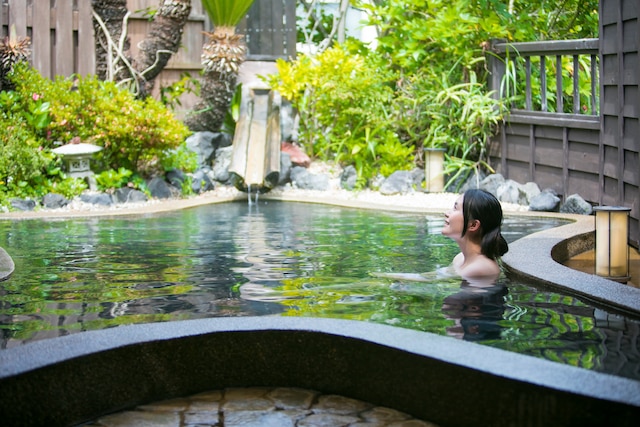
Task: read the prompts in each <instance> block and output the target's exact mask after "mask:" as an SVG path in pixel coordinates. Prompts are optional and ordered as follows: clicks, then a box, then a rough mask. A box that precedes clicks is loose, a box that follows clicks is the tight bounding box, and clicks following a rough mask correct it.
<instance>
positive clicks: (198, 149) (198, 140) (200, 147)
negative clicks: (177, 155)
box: [186, 131, 216, 167]
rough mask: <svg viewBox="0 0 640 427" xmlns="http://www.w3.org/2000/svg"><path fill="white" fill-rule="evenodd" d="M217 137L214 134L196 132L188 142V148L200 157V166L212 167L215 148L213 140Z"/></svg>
mask: <svg viewBox="0 0 640 427" xmlns="http://www.w3.org/2000/svg"><path fill="white" fill-rule="evenodd" d="M215 136H216V134H214V133H213V132H207V131H205V132H195V133H194V134H193V135H191V136H189V137H188V138H187V140H186V144H187V148H188V149H189V150H191V151H193V152H194V153H196V154H197V156H198V166H199V167H202V166H211V161H212V160H213V153H215V148H216V147H214V145H213V139H214V137H215Z"/></svg>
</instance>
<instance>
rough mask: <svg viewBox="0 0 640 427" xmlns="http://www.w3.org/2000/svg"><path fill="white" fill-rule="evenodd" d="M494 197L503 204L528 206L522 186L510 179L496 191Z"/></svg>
mask: <svg viewBox="0 0 640 427" xmlns="http://www.w3.org/2000/svg"><path fill="white" fill-rule="evenodd" d="M496 197H497V199H498V200H500V201H501V202H504V203H514V204H518V205H524V206H526V205H528V204H529V202H528V200H527V193H525V191H524V190H523V189H522V186H521V185H520V184H518V183H517V182H516V181H514V180H512V179H508V180H506V181H505V182H504V184H502V185H501V186H500V187H498V189H497V190H496Z"/></svg>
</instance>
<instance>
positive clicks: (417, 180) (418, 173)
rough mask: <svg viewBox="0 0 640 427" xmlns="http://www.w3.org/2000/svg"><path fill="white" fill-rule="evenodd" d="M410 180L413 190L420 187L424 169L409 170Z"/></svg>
mask: <svg viewBox="0 0 640 427" xmlns="http://www.w3.org/2000/svg"><path fill="white" fill-rule="evenodd" d="M411 179H412V181H413V188H420V187H422V182H423V181H424V180H425V173H424V169H422V168H413V169H412V170H411Z"/></svg>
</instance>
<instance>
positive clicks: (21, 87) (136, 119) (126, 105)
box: [12, 66, 189, 171]
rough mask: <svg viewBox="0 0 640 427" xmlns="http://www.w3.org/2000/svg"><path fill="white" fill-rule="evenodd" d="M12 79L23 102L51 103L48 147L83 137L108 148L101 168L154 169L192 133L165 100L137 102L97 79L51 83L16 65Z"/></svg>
mask: <svg viewBox="0 0 640 427" xmlns="http://www.w3.org/2000/svg"><path fill="white" fill-rule="evenodd" d="M12 79H13V80H14V81H15V84H16V90H15V92H16V97H17V98H18V99H21V100H25V99H26V100H28V99H29V98H31V97H32V96H33V94H38V96H39V98H38V102H42V103H43V105H44V103H48V107H49V116H50V123H48V124H47V126H46V136H45V137H44V138H43V139H42V140H41V144H42V146H43V148H51V147H52V145H53V142H54V141H62V142H67V141H70V140H71V139H72V138H74V137H78V138H80V139H81V140H83V141H86V142H91V143H94V144H96V145H100V146H102V147H103V150H102V151H100V152H99V153H97V154H96V155H95V158H96V162H95V164H96V165H97V167H98V168H103V169H118V168H120V167H124V168H126V169H129V170H136V171H137V170H141V171H145V170H148V169H150V168H153V167H154V165H155V164H156V163H157V162H158V161H159V160H162V159H163V158H164V157H165V156H166V155H167V152H168V150H171V149H172V148H175V147H177V146H178V145H179V144H180V143H181V142H183V141H184V139H185V138H186V136H187V135H188V134H189V130H188V129H187V128H186V127H185V126H184V124H183V123H182V122H180V121H179V120H177V118H176V117H175V116H174V115H173V113H171V112H170V111H169V110H167V109H166V108H165V107H164V106H163V105H162V104H161V103H160V102H158V101H156V100H154V99H152V98H147V99H144V100H139V99H136V98H135V97H134V96H133V95H132V94H131V93H130V92H129V91H127V90H124V89H121V88H119V87H118V86H117V85H116V84H115V83H113V82H101V81H99V80H97V79H96V78H95V77H85V78H81V77H78V78H76V79H75V81H74V80H71V79H65V78H63V77H58V78H57V79H56V80H55V81H51V80H49V79H46V78H43V77H42V76H41V75H40V74H39V73H38V72H37V71H35V70H33V69H31V68H29V67H26V66H18V67H16V69H15V70H14V73H13V75H12ZM22 102H24V101H22ZM36 112H37V111H36ZM34 127H35V126H34Z"/></svg>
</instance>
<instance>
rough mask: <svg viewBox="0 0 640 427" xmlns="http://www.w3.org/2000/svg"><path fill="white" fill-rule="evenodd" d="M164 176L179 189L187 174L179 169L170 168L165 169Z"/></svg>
mask: <svg viewBox="0 0 640 427" xmlns="http://www.w3.org/2000/svg"><path fill="white" fill-rule="evenodd" d="M164 178H165V179H166V180H167V181H169V184H171V185H173V186H174V187H176V188H178V189H181V188H182V184H183V183H184V182H185V181H186V180H187V175H186V174H185V173H184V172H183V171H181V170H180V169H171V170H169V171H167V173H166V174H165V176H164Z"/></svg>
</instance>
